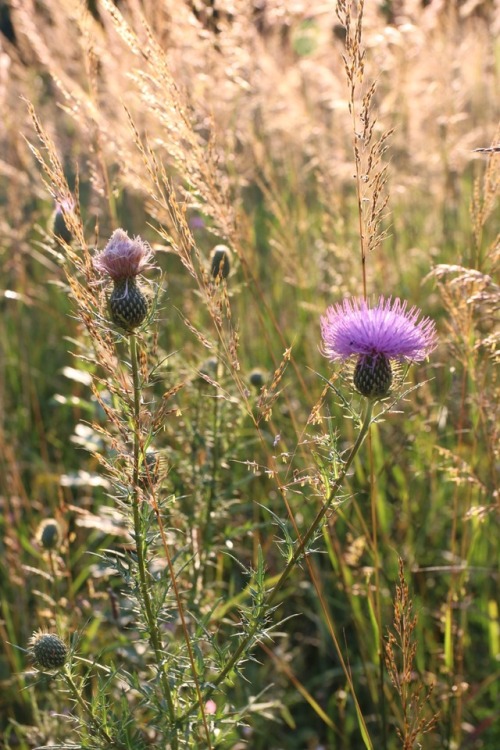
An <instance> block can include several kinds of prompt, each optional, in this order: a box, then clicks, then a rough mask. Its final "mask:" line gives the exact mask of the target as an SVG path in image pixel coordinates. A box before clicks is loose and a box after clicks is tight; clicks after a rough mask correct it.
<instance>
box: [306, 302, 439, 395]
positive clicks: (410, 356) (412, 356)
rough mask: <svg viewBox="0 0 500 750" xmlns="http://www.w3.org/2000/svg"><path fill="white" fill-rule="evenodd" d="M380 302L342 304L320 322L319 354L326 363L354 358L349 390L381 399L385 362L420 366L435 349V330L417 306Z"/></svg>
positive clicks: (388, 377)
mask: <svg viewBox="0 0 500 750" xmlns="http://www.w3.org/2000/svg"><path fill="white" fill-rule="evenodd" d="M407 307H408V305H407V302H401V300H400V299H395V300H394V301H393V300H392V298H390V297H389V298H388V299H385V298H384V297H380V298H379V300H378V304H377V305H376V306H374V307H370V304H369V303H368V302H367V301H366V300H364V299H346V300H344V301H343V302H342V303H339V304H337V305H334V306H331V307H329V308H328V309H327V311H326V314H325V315H324V316H322V318H321V333H322V336H323V354H324V355H325V356H326V357H328V358H329V359H330V360H331V361H337V360H340V361H345V360H347V359H350V358H351V357H357V363H356V367H355V369H354V378H353V380H354V385H355V387H356V389H357V390H358V391H359V392H360V393H361V394H362V395H364V396H368V397H371V398H383V397H384V396H386V395H387V394H388V392H389V390H390V387H391V383H392V368H391V364H390V361H391V360H398V361H399V362H403V361H407V362H412V361H421V360H423V359H425V357H427V355H428V354H430V352H432V351H433V350H434V349H435V347H436V345H437V340H436V339H437V337H436V327H435V324H434V321H432V320H431V319H430V318H426V317H424V318H421V320H420V321H419V317H420V315H421V312H420V310H419V309H418V308H417V307H412V308H411V309H410V310H408V309H407Z"/></svg>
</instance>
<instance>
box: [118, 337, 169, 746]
mask: <svg viewBox="0 0 500 750" xmlns="http://www.w3.org/2000/svg"><path fill="white" fill-rule="evenodd" d="M129 342H130V364H131V367H132V379H133V385H134V466H133V482H132V512H133V516H134V535H135V544H136V548H137V567H138V571H139V585H140V592H141V598H142V604H143V606H144V615H145V617H146V621H147V624H148V631H149V637H150V643H151V646H152V648H153V651H154V652H155V657H156V663H157V665H158V669H160V670H161V671H160V679H161V685H162V689H163V694H164V696H165V700H166V702H167V708H168V714H169V717H170V723H171V725H172V727H173V728H174V734H173V738H172V750H178V747H179V744H178V739H177V733H176V731H175V726H176V715H175V707H174V702H173V698H172V691H171V690H170V685H169V682H168V677H167V674H166V672H165V667H164V655H163V654H164V649H163V644H162V642H161V636H160V632H159V629H158V623H157V621H156V618H155V616H154V614H153V608H152V606H151V596H150V592H149V585H148V574H147V569H146V560H145V557H144V537H143V534H142V525H141V515H140V509H139V503H140V498H139V493H138V489H137V488H138V484H139V459H140V443H139V440H140V408H141V386H140V383H139V366H138V361H137V339H136V336H135V334H134V333H131V334H130V336H129Z"/></svg>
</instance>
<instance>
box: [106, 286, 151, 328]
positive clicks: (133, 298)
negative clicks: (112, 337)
mask: <svg viewBox="0 0 500 750" xmlns="http://www.w3.org/2000/svg"><path fill="white" fill-rule="evenodd" d="M148 309H149V305H148V301H147V299H146V297H145V295H144V294H143V292H142V291H141V290H140V289H139V287H138V285H137V282H136V280H135V279H134V278H128V279H120V280H118V281H115V285H114V289H113V292H112V293H111V296H110V298H109V312H110V315H111V320H112V321H113V323H114V324H115V325H117V326H119V327H120V328H124V329H125V330H126V331H132V330H133V329H134V328H137V326H140V325H141V323H142V322H143V321H144V319H145V318H146V315H147V314H148Z"/></svg>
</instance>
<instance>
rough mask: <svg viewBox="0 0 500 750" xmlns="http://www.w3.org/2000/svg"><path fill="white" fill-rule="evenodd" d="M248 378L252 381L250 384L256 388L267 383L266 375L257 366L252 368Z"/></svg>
mask: <svg viewBox="0 0 500 750" xmlns="http://www.w3.org/2000/svg"><path fill="white" fill-rule="evenodd" d="M248 379H249V381H250V385H253V387H254V388H262V386H263V385H265V382H266V378H265V375H264V373H263V372H262V370H261V369H260V368H259V367H255V368H254V369H253V370H252V372H251V373H250V375H249V378H248Z"/></svg>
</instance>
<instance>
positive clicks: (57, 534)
mask: <svg viewBox="0 0 500 750" xmlns="http://www.w3.org/2000/svg"><path fill="white" fill-rule="evenodd" d="M36 538H37V541H38V543H39V544H40V545H41V546H42V547H43V548H44V549H45V550H47V551H49V550H53V549H56V548H57V547H59V545H60V543H61V528H60V526H59V524H58V523H57V521H56V520H55V519H54V518H47V519H46V520H45V521H42V522H41V524H40V525H39V526H38V529H37V531H36Z"/></svg>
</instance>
